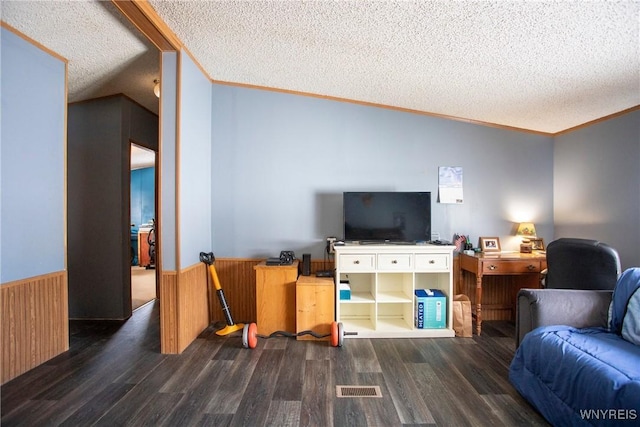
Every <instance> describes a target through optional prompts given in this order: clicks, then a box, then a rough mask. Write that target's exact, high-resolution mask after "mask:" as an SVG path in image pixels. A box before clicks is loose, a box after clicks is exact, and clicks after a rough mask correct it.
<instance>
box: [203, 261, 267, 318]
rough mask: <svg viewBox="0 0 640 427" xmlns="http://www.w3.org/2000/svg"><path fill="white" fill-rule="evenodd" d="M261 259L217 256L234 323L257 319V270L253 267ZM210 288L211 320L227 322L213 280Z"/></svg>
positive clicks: (219, 276) (217, 269) (217, 270)
mask: <svg viewBox="0 0 640 427" xmlns="http://www.w3.org/2000/svg"><path fill="white" fill-rule="evenodd" d="M260 261H262V259H240V258H216V261H215V267H216V272H217V273H218V278H219V279H220V286H221V287H222V290H223V291H224V297H225V299H226V300H227V305H228V306H229V308H230V310H231V316H232V317H233V321H234V323H251V322H255V321H256V272H255V271H254V270H253V267H254V266H255V265H257V264H258V263H259V262H260ZM209 289H210V293H209V295H210V300H209V310H210V314H211V321H212V322H225V318H224V314H223V313H222V307H221V306H220V302H219V300H218V297H217V296H216V293H215V289H214V288H213V283H211V280H209Z"/></svg>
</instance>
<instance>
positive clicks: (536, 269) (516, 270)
mask: <svg viewBox="0 0 640 427" xmlns="http://www.w3.org/2000/svg"><path fill="white" fill-rule="evenodd" d="M540 271H542V268H540V261H533V260H532V261H527V260H523V261H508V262H505V261H504V260H501V261H498V260H496V262H492V261H484V262H483V263H482V274H526V273H540Z"/></svg>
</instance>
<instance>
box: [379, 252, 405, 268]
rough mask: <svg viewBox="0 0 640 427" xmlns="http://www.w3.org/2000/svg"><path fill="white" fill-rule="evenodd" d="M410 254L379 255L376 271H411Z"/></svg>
mask: <svg viewBox="0 0 640 427" xmlns="http://www.w3.org/2000/svg"><path fill="white" fill-rule="evenodd" d="M411 257H412V256H411V254H379V255H378V270H402V271H408V270H411V264H412V262H411Z"/></svg>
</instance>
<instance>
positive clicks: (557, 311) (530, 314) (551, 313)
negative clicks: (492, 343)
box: [516, 289, 613, 348]
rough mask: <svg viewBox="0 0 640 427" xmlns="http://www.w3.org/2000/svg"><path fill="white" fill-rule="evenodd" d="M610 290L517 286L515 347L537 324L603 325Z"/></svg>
mask: <svg viewBox="0 0 640 427" xmlns="http://www.w3.org/2000/svg"><path fill="white" fill-rule="evenodd" d="M612 294H613V291H595V290H579V289H521V290H520V291H519V292H518V301H517V307H516V310H517V311H516V313H517V314H516V348H517V347H518V346H519V345H520V342H522V339H523V338H524V336H525V335H526V334H527V333H528V332H530V331H532V330H534V329H535V328H537V327H539V326H549V325H567V326H573V327H575V328H587V327H597V326H600V327H607V321H608V313H609V304H610V303H611V295H612Z"/></svg>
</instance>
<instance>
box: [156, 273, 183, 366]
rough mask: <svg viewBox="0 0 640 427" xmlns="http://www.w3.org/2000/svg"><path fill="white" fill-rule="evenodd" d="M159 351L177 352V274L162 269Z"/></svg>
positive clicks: (166, 352) (165, 352)
mask: <svg viewBox="0 0 640 427" xmlns="http://www.w3.org/2000/svg"><path fill="white" fill-rule="evenodd" d="M159 295H160V298H159V299H160V331H161V332H160V351H161V352H162V353H164V354H175V353H178V274H177V273H176V272H175V271H165V270H163V271H162V274H161V276H160V294H159Z"/></svg>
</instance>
